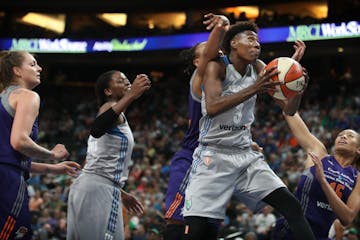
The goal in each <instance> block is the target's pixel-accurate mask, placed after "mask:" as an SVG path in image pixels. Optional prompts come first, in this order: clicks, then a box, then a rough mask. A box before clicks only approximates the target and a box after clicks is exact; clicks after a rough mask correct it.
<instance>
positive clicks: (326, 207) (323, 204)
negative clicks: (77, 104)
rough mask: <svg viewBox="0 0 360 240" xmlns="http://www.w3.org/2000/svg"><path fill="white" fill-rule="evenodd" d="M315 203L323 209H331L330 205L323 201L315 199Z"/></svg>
mask: <svg viewBox="0 0 360 240" xmlns="http://www.w3.org/2000/svg"><path fill="white" fill-rule="evenodd" d="M316 205H317V206H318V207H320V208H323V209H327V210H329V211H332V209H331V207H330V204H328V203H324V202H319V201H316Z"/></svg>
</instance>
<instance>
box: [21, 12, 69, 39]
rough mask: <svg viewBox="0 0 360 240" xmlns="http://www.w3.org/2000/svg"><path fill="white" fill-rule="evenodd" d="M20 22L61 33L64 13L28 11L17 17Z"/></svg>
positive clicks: (63, 26)
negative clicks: (19, 17)
mask: <svg viewBox="0 0 360 240" xmlns="http://www.w3.org/2000/svg"><path fill="white" fill-rule="evenodd" d="M19 20H20V22H22V23H26V24H31V25H35V26H39V27H42V28H45V29H48V30H51V31H53V32H56V33H59V34H62V33H63V32H64V31H65V14H42V13H32V12H30V13H28V14H26V15H25V16H23V17H22V18H21V19H19Z"/></svg>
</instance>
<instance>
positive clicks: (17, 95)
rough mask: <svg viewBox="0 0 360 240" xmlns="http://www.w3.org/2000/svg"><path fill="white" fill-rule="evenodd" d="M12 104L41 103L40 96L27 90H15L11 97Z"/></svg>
mask: <svg viewBox="0 0 360 240" xmlns="http://www.w3.org/2000/svg"><path fill="white" fill-rule="evenodd" d="M9 101H10V104H11V103H12V102H27V103H39V102H40V96H39V94H38V93H37V92H35V91H32V90H29V89H26V88H18V89H15V90H14V91H13V92H12V93H11V94H10V96H9Z"/></svg>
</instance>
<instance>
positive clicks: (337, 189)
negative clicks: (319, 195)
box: [330, 182, 345, 198]
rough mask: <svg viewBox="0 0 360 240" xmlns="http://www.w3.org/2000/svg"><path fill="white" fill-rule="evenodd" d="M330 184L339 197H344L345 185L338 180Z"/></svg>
mask: <svg viewBox="0 0 360 240" xmlns="http://www.w3.org/2000/svg"><path fill="white" fill-rule="evenodd" d="M330 186H331V187H332V189H334V191H335V193H336V195H338V197H339V198H342V196H343V190H344V188H345V186H344V185H342V184H339V183H337V182H332V183H330Z"/></svg>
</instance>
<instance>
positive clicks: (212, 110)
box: [206, 106, 219, 117]
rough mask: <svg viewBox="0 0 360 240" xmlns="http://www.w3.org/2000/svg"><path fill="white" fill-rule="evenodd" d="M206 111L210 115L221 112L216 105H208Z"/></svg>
mask: <svg viewBox="0 0 360 240" xmlns="http://www.w3.org/2000/svg"><path fill="white" fill-rule="evenodd" d="M206 113H207V115H208V116H209V117H214V116H216V115H218V114H219V109H218V108H217V107H216V106H206Z"/></svg>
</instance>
